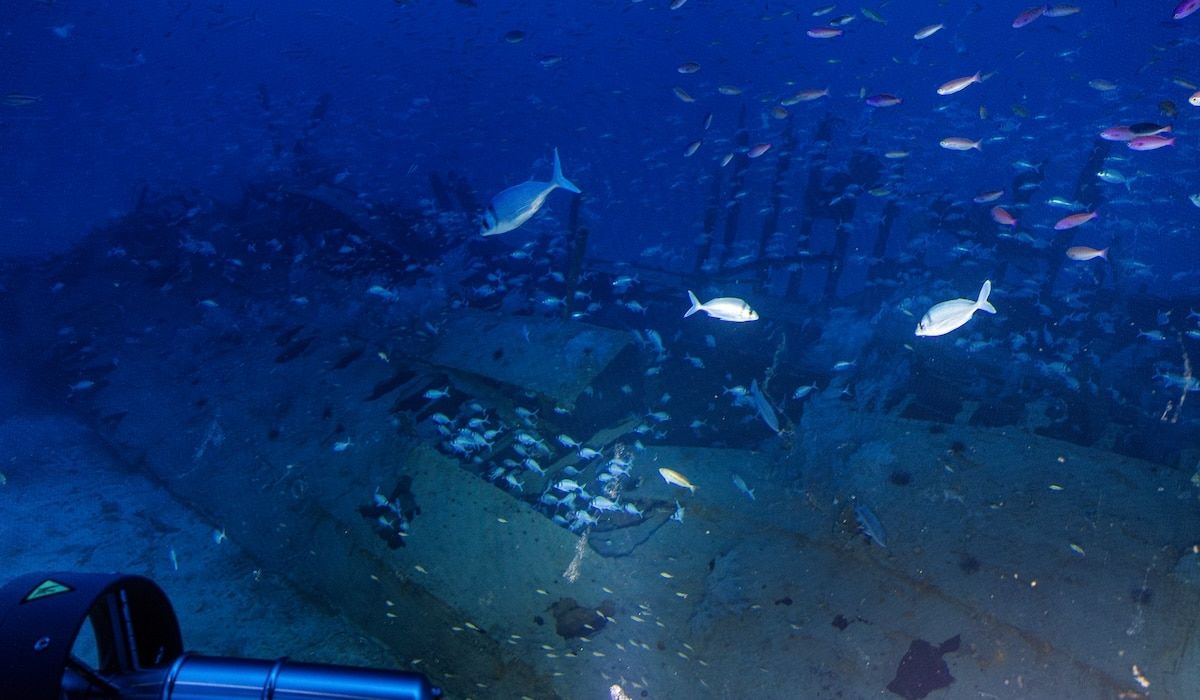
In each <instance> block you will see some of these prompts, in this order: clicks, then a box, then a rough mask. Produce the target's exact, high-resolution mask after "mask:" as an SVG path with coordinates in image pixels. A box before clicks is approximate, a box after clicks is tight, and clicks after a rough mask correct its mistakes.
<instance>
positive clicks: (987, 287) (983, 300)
mask: <svg viewBox="0 0 1200 700" xmlns="http://www.w3.org/2000/svg"><path fill="white" fill-rule="evenodd" d="M991 293H992V281H991V280H984V281H983V287H981V288H980V290H979V299H977V300H976V301H975V308H977V309H983V310H984V311H986V312H988V313H989V314H994V313H996V307H994V306H992V305H991V303H990V302H988V296H989V295H991Z"/></svg>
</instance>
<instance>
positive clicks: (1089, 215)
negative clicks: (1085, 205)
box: [1054, 211, 1096, 231]
mask: <svg viewBox="0 0 1200 700" xmlns="http://www.w3.org/2000/svg"><path fill="white" fill-rule="evenodd" d="M1094 218H1096V212H1094V211H1081V212H1079V213H1078V214H1071V215H1069V216H1064V217H1063V218H1061V219H1059V220H1058V223H1057V224H1054V230H1055V231H1066V230H1067V229H1069V228H1075V227H1076V226H1082V225H1084V224H1086V223H1087V222H1089V221H1091V220H1092V219H1094Z"/></svg>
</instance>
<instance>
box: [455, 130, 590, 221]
mask: <svg viewBox="0 0 1200 700" xmlns="http://www.w3.org/2000/svg"><path fill="white" fill-rule="evenodd" d="M559 187H561V188H563V189H564V190H567V191H569V192H574V193H576V194H579V188H578V187H576V186H575V185H574V184H572V183H571V181H570V180H568V179H567V178H566V177H564V176H563V172H562V164H561V163H560V162H559V160H558V149H557V148H556V149H554V174H553V176H552V177H551V178H550V182H538V181H537V180H529V181H528V182H522V183H521V184H519V185H513V186H512V187H509V188H508V189H506V190H504V191H503V192H501V193H500V194H498V195H496V196H495V197H492V202H491V204H489V205H488V208H487V211H486V212H484V214H483V221H482V223H481V227H480V231H479V232H480V233H481V234H482V235H484V236H495V235H497V234H500V233H506V232H508V231H512V230H513V229H515V228H518V227H519V226H520V225H521V224H523V223H525V222H526V221H529V218H530V217H532V216H533V215H534V214H536V213H538V210H539V209H541V208H542V205H543V204H545V203H546V196H547V195H549V194H550V193H551V192H553V191H554V190H556V189H558V188H559Z"/></svg>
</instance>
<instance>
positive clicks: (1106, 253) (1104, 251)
mask: <svg viewBox="0 0 1200 700" xmlns="http://www.w3.org/2000/svg"><path fill="white" fill-rule="evenodd" d="M1100 257H1102V258H1104V259H1105V260H1108V248H1105V249H1104V250H1102V251H1100Z"/></svg>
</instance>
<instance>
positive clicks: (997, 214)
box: [992, 207, 1017, 226]
mask: <svg viewBox="0 0 1200 700" xmlns="http://www.w3.org/2000/svg"><path fill="white" fill-rule="evenodd" d="M992 221H995V222H996V223H998V224H1001V225H1002V226H1016V225H1017V220H1016V219H1014V218H1013V215H1012V214H1009V213H1008V211H1007V210H1005V208H1004V207H992Z"/></svg>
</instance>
